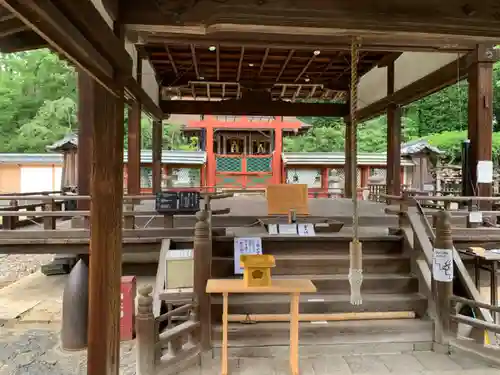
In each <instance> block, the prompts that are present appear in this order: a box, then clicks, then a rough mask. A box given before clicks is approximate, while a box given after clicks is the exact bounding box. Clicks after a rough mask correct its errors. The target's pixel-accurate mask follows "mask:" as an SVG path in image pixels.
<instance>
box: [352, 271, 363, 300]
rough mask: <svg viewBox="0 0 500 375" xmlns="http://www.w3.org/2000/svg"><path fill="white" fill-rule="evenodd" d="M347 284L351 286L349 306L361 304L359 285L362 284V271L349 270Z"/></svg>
mask: <svg viewBox="0 0 500 375" xmlns="http://www.w3.org/2000/svg"><path fill="white" fill-rule="evenodd" d="M349 284H351V305H354V306H359V305H361V304H362V303H363V299H362V298H361V284H363V270H362V269H352V268H351V269H349Z"/></svg>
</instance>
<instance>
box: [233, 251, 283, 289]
mask: <svg viewBox="0 0 500 375" xmlns="http://www.w3.org/2000/svg"><path fill="white" fill-rule="evenodd" d="M240 262H241V264H242V266H243V281H244V282H245V286H246V287H256V286H257V287H259V286H260V287H265V286H271V268H272V267H274V266H275V265H276V262H275V260H274V257H273V256H272V255H242V256H241V257H240Z"/></svg>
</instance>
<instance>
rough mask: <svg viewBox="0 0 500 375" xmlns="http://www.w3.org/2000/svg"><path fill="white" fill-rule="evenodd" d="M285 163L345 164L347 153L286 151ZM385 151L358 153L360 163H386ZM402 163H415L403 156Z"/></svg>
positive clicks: (284, 154) (405, 164) (410, 164)
mask: <svg viewBox="0 0 500 375" xmlns="http://www.w3.org/2000/svg"><path fill="white" fill-rule="evenodd" d="M283 163H284V164H285V165H287V164H288V165H344V164H345V155H344V153H343V152H284V153H283ZM386 163H387V157H386V154H385V153H367V152H360V153H359V154H358V165H386ZM401 165H403V166H412V165H414V164H413V163H412V162H411V161H410V160H408V159H405V158H401Z"/></svg>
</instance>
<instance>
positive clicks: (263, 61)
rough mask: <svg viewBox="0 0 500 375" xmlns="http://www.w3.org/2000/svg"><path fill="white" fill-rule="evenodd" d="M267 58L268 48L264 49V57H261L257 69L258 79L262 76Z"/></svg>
mask: <svg viewBox="0 0 500 375" xmlns="http://www.w3.org/2000/svg"><path fill="white" fill-rule="evenodd" d="M267 56H269V48H266V50H265V51H264V56H263V57H262V61H261V63H260V67H259V77H260V75H261V74H262V71H263V70H264V66H265V65H266V61H267Z"/></svg>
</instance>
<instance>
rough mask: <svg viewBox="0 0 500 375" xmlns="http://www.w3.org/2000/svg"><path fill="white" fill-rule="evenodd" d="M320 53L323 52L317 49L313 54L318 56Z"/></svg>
mask: <svg viewBox="0 0 500 375" xmlns="http://www.w3.org/2000/svg"><path fill="white" fill-rule="evenodd" d="M320 53H321V51H320V50H319V49H315V50H314V52H313V54H314V56H318V55H319V54H320Z"/></svg>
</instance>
